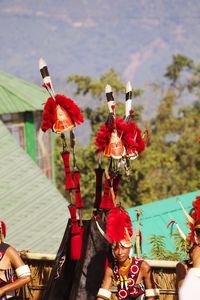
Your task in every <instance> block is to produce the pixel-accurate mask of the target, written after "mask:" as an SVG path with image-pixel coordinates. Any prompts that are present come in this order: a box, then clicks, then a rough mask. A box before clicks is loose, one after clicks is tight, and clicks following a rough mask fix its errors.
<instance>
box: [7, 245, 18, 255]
mask: <svg viewBox="0 0 200 300" xmlns="http://www.w3.org/2000/svg"><path fill="white" fill-rule="evenodd" d="M7 254H8V256H9V257H11V256H16V255H17V256H19V253H18V252H17V250H16V249H15V248H14V247H12V246H9V247H8V249H7Z"/></svg>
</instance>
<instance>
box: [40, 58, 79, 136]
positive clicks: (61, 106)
mask: <svg viewBox="0 0 200 300" xmlns="http://www.w3.org/2000/svg"><path fill="white" fill-rule="evenodd" d="M39 69H40V73H41V75H42V78H43V82H44V84H43V86H44V87H45V88H46V89H47V91H48V92H49V94H50V96H51V97H50V98H48V99H47V101H46V103H45V106H44V111H43V115H42V126H41V128H42V130H43V131H44V132H45V131H46V130H48V129H50V128H51V129H52V130H53V131H54V132H56V133H62V132H65V131H66V130H71V129H73V128H74V127H75V126H76V124H81V123H83V121H84V118H83V115H82V113H81V111H80V108H79V107H78V106H77V105H76V104H75V102H74V101H73V100H72V99H70V98H68V97H66V96H64V95H60V94H57V95H55V92H54V89H53V85H52V81H51V78H50V75H49V71H48V67H47V64H46V62H45V61H44V59H43V58H40V60H39Z"/></svg>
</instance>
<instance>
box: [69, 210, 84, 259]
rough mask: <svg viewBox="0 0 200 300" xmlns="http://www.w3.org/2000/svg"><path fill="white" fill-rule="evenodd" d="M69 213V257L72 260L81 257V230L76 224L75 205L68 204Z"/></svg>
mask: <svg viewBox="0 0 200 300" xmlns="http://www.w3.org/2000/svg"><path fill="white" fill-rule="evenodd" d="M68 208H69V211H70V215H71V222H72V227H71V241H70V258H71V259H72V260H79V259H80V257H81V248H82V234H83V230H82V228H81V227H80V226H79V225H78V220H77V218H76V207H75V206H71V205H69V206H68Z"/></svg>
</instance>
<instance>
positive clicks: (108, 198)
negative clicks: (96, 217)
mask: <svg viewBox="0 0 200 300" xmlns="http://www.w3.org/2000/svg"><path fill="white" fill-rule="evenodd" d="M112 191H113V186H112V179H111V178H110V177H108V176H106V179H105V182H104V194H103V197H102V201H101V205H100V208H103V209H111V208H114V207H115V205H114V202H113V200H114V199H113V198H114V197H113V194H112ZM113 193H114V192H113Z"/></svg>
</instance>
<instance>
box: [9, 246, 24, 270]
mask: <svg viewBox="0 0 200 300" xmlns="http://www.w3.org/2000/svg"><path fill="white" fill-rule="evenodd" d="M7 256H8V258H9V260H10V262H11V264H12V266H13V267H15V268H18V267H20V266H22V265H24V262H23V260H22V259H21V257H20V255H19V252H18V251H17V250H16V249H15V248H14V247H12V246H10V247H9V248H8V249H7Z"/></svg>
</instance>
